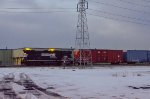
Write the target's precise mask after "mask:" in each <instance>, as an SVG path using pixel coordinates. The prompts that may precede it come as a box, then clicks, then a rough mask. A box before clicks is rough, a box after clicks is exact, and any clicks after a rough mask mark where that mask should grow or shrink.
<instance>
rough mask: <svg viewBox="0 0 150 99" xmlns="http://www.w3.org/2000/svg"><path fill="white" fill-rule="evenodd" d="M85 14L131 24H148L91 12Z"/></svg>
mask: <svg viewBox="0 0 150 99" xmlns="http://www.w3.org/2000/svg"><path fill="white" fill-rule="evenodd" d="M87 14H88V15H91V16H96V17H102V18H105V19H111V20H115V21H123V22H128V23H133V24H140V25H147V26H150V24H146V23H141V22H135V21H129V20H124V19H119V18H113V17H108V16H102V15H96V14H91V13H87Z"/></svg>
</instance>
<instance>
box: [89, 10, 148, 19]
mask: <svg viewBox="0 0 150 99" xmlns="http://www.w3.org/2000/svg"><path fill="white" fill-rule="evenodd" d="M89 10H91V11H96V12H100V13H103V14H108V15H113V16H117V17H123V18H127V19H131V20H137V21H144V22H150V20H144V19H141V18H135V17H130V16H124V15H120V14H115V13H110V12H106V11H101V10H94V9H89Z"/></svg>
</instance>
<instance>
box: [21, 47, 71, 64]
mask: <svg viewBox="0 0 150 99" xmlns="http://www.w3.org/2000/svg"><path fill="white" fill-rule="evenodd" d="M24 53H25V54H26V57H25V58H24V59H23V60H22V64H24V65H26V66H49V65H53V66H59V65H71V64H73V57H72V50H63V49H53V48H49V49H31V48H25V50H24Z"/></svg>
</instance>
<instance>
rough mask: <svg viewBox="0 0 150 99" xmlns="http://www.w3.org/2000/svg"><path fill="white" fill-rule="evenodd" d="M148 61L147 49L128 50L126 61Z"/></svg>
mask: <svg viewBox="0 0 150 99" xmlns="http://www.w3.org/2000/svg"><path fill="white" fill-rule="evenodd" d="M147 61H148V51H147V50H128V51H127V62H128V63H144V62H147Z"/></svg>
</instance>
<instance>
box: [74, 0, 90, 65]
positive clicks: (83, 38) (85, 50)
mask: <svg viewBox="0 0 150 99" xmlns="http://www.w3.org/2000/svg"><path fill="white" fill-rule="evenodd" d="M87 9H88V2H87V1H86V0H79V2H78V4H77V12H78V13H79V15H78V23H77V32H76V47H75V48H76V49H78V50H79V53H80V55H79V59H78V63H79V65H90V64H92V54H91V50H90V40H89V33H88V25H87V18H86V10H87Z"/></svg>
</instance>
